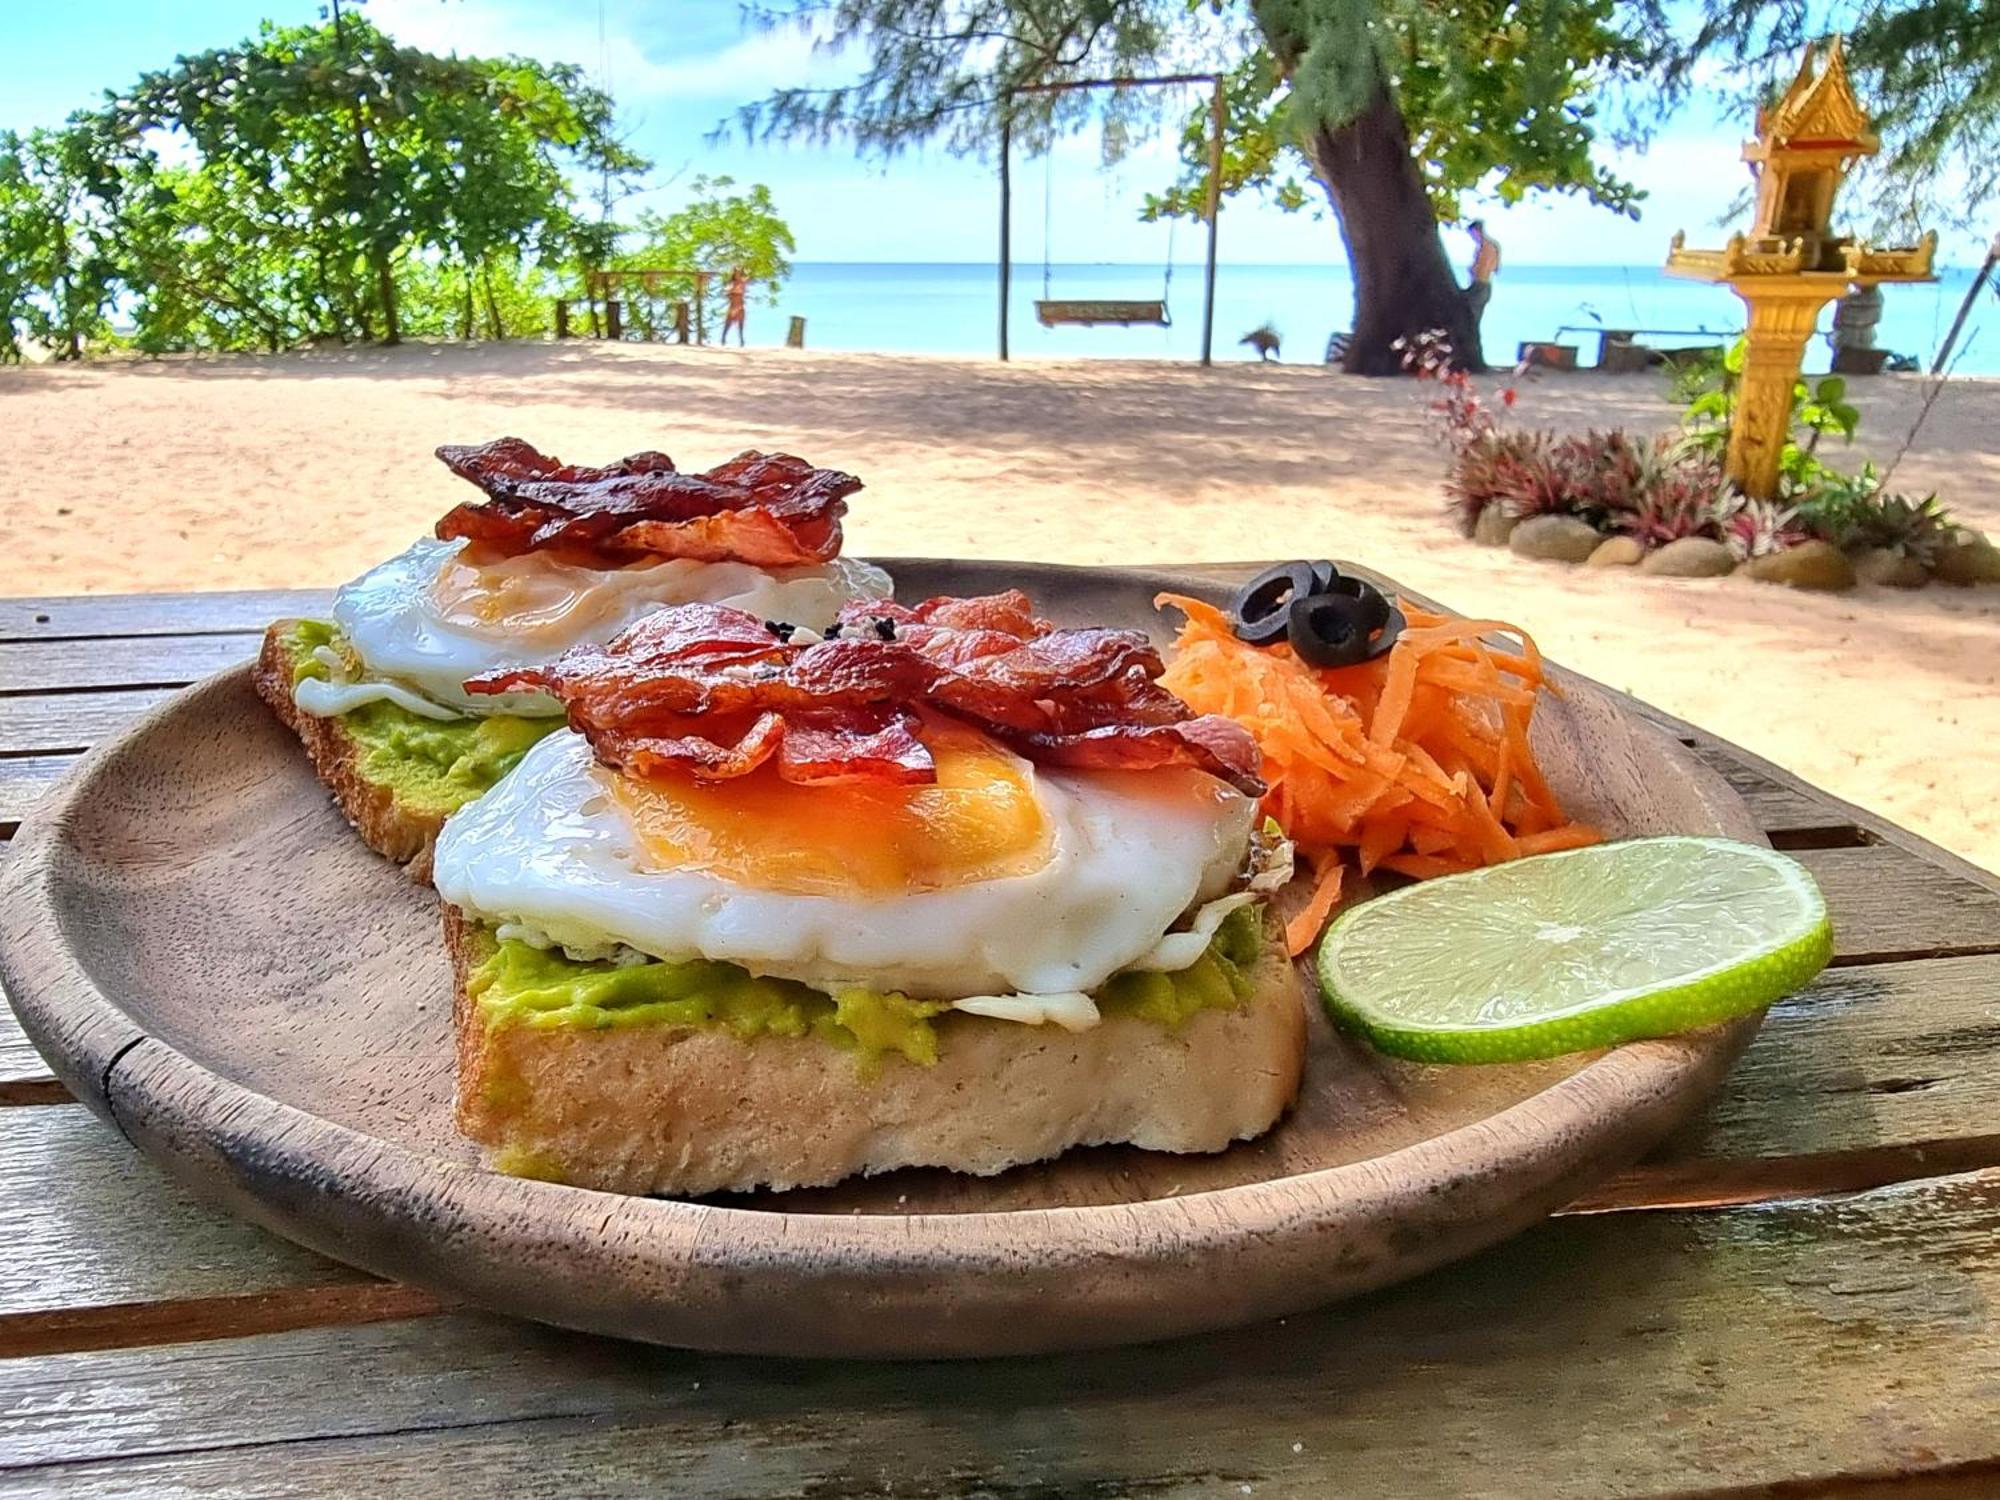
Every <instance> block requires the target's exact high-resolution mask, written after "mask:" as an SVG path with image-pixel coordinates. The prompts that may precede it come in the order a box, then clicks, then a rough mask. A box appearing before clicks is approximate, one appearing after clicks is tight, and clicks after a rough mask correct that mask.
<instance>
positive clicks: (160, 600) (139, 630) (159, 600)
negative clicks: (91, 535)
mask: <svg viewBox="0 0 2000 1500" xmlns="http://www.w3.org/2000/svg"><path fill="white" fill-rule="evenodd" d="M332 600H333V591H332V590H331V589H259V590H220V591H217V592H215V593H203V594H76V595H70V596H64V597H56V598H45V599H0V641H23V640H27V641H55V640H88V639H97V638H102V637H114V636H136V635H217V634H230V633H234V632H241V631H261V630H263V628H264V627H265V626H266V625H268V624H270V623H271V621H273V620H276V619H282V618H285V617H287V616H292V615H318V614H324V613H325V612H326V609H327V607H328V606H329V605H330V604H331V603H332Z"/></svg>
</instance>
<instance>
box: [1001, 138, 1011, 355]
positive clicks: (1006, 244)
mask: <svg viewBox="0 0 2000 1500" xmlns="http://www.w3.org/2000/svg"><path fill="white" fill-rule="evenodd" d="M1013 142H1014V122H1013V118H1012V115H1011V114H1010V113H1009V112H1008V109H1007V102H1003V103H1002V104H1001V115H1000V358H1001V360H1002V362H1003V363H1004V362H1005V360H1006V358H1007V282H1008V279H1009V277H1011V275H1012V274H1013V258H1014V249H1013V218H1014V182H1013V178H1012V176H1011V175H1010V173H1009V171H1008V162H1007V159H1008V157H1009V156H1011V155H1012V154H1013Z"/></svg>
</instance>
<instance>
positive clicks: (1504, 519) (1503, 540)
mask: <svg viewBox="0 0 2000 1500" xmlns="http://www.w3.org/2000/svg"><path fill="white" fill-rule="evenodd" d="M1520 524H1521V523H1520V522H1519V521H1517V520H1515V519H1514V518H1513V517H1512V516H1510V515H1508V514H1507V512H1506V511H1504V510H1502V509H1501V508H1500V502H1499V501H1497V500H1496V501H1494V502H1493V503H1492V504H1491V505H1489V506H1487V507H1486V509H1484V510H1482V511H1481V512H1480V513H1479V519H1478V520H1477V521H1474V522H1473V523H1472V539H1473V540H1474V541H1475V542H1478V543H1479V544H1480V545H1481V546H1482V547H1504V546H1506V545H1507V538H1508V537H1510V536H1512V535H1513V534H1514V528H1515V527H1516V526H1518V525H1520Z"/></svg>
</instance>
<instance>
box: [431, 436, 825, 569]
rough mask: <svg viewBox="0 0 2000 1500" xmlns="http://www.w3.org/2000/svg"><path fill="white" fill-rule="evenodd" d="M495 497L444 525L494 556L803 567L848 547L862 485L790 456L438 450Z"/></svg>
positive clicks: (521, 445)
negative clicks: (599, 457)
mask: <svg viewBox="0 0 2000 1500" xmlns="http://www.w3.org/2000/svg"><path fill="white" fill-rule="evenodd" d="M437 456H438V457H439V458H441V459H442V460H444V463H445V466H446V467H447V468H449V469H450V470H451V471H452V473H454V474H456V475H458V476H459V478H461V479H466V480H470V481H471V482H472V483H473V484H476V485H478V486H479V488H480V489H481V490H483V491H485V493H486V499H485V500H484V501H483V502H480V501H469V502H467V503H466V504H464V505H461V506H459V507H457V508H456V509H455V510H452V511H451V512H449V513H448V514H447V515H446V516H445V517H444V519H443V520H441V521H439V522H438V523H437V534H438V536H440V537H441V538H443V539H445V540H446V541H450V540H453V539H455V538H458V537H465V538H468V539H469V540H470V541H471V542H472V544H473V546H474V548H476V549H477V550H478V552H479V553H480V554H481V555H482V556H484V557H487V558H494V557H516V556H519V555H520V554H522V553H524V552H550V553H554V554H556V555H559V556H561V557H563V558H565V559H568V560H570V561H575V562H584V563H589V564H591V565H594V566H598V567H619V566H622V565H623V564H625V563H629V562H633V561H636V560H638V559H641V558H674V557H685V558H695V559H701V560H705V561H715V560H719V559H729V560H734V561H737V562H747V563H756V564H758V565H760V566H764V567H805V566H810V565H811V564H814V563H823V562H826V561H828V560H829V559H830V558H833V557H835V556H838V555H839V552H840V518H841V516H842V515H844V514H845V513H846V511H847V497H848V496H849V495H851V494H853V493H854V492H855V491H856V490H858V489H860V488H861V481H860V480H858V479H856V478H855V477H854V476H853V475H852V474H842V473H839V472H838V471H836V470H833V469H815V468H813V467H812V465H810V464H808V463H807V462H806V461H805V460H804V459H801V458H793V457H792V456H791V455H790V454H788V453H756V452H751V453H740V454H738V455H737V456H736V457H735V458H732V459H730V460H729V462H728V463H726V464H722V465H719V466H718V467H716V468H713V469H710V470H709V471H708V472H707V473H706V474H683V473H681V472H680V471H679V470H677V469H676V468H675V467H674V461H673V460H672V459H671V458H669V457H667V455H666V454H664V453H635V454H633V455H632V456H631V457H630V458H623V459H620V460H619V461H618V462H617V463H615V464H606V465H604V466H602V467H600V468H592V467H589V466H586V465H582V464H565V463H563V462H561V461H560V460H558V459H555V458H551V457H549V456H548V455H546V454H543V453H540V452H537V451H536V450H535V449H534V448H533V447H532V446H530V445H529V444H527V443H525V442H523V441H521V439H519V438H511V437H510V438H500V439H498V440H497V441H495V442H491V443H483V444H481V445H480V446H478V447H451V446H446V447H443V448H440V449H438V450H437Z"/></svg>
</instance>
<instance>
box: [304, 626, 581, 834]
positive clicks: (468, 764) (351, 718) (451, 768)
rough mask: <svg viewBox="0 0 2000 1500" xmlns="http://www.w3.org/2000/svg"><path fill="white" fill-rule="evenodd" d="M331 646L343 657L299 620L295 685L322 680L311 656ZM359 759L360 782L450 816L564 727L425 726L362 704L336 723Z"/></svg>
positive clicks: (501, 721) (333, 641)
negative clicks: (358, 752) (358, 750)
mask: <svg viewBox="0 0 2000 1500" xmlns="http://www.w3.org/2000/svg"><path fill="white" fill-rule="evenodd" d="M320 646H331V647H333V648H334V650H336V651H338V652H340V653H341V654H342V655H349V654H350V652H349V649H348V646H347V643H346V641H345V640H343V639H342V638H341V635H340V632H339V630H337V629H336V628H335V627H334V626H332V625H329V624H327V623H326V622H324V621H321V620H301V621H299V622H298V624H296V625H295V626H293V628H292V630H291V631H290V633H289V634H288V635H287V636H286V637H285V649H286V651H287V652H288V653H289V654H290V656H291V659H292V682H293V683H294V685H296V684H298V683H300V682H303V681H304V680H305V679H306V678H308V677H322V678H323V677H326V676H328V675H329V674H328V672H327V669H326V668H325V666H323V665H322V664H321V663H319V662H316V661H314V660H313V655H312V654H313V651H314V650H315V649H316V648H318V647H320ZM340 722H341V727H342V728H344V729H345V730H346V731H347V732H348V734H350V735H351V736H353V738H354V740H355V742H356V743H357V744H358V745H360V746H361V748H362V751H363V754H362V756H361V759H360V760H359V762H358V763H357V769H358V770H359V771H360V773H361V776H362V778H363V779H364V780H366V781H372V782H374V783H375V784H376V785H377V786H383V787H387V788H388V789H389V790H390V791H392V792H393V793H395V796H396V800H397V801H398V802H400V803H402V804H403V805H404V806H406V807H408V808H409V809H410V810H411V811H413V812H420V813H423V812H436V813H453V812H457V811H458V809H459V808H461V807H463V806H464V805H465V804H466V803H468V802H470V801H471V800H472V799H473V798H474V797H477V796H479V795H480V794H481V793H482V792H486V791H490V790H491V789H492V787H493V785H494V783H495V782H497V781H499V779H500V778H501V777H502V776H505V775H506V774H507V773H508V772H509V771H511V770H513V769H514V765H515V763H516V762H517V761H519V760H520V758H521V757H522V756H523V755H525V754H526V753H527V751H528V748H529V746H531V745H533V744H534V743H535V741H537V740H539V739H540V738H542V736H543V735H545V734H548V733H549V732H550V731H551V730H555V729H560V728H562V724H563V721H562V719H561V718H560V717H559V716H556V717H550V718H546V719H527V718H522V717H519V716H518V715H514V714H495V715H493V716H492V717H490V718H483V719H471V718H467V719H426V718H424V717H423V716H422V715H421V714H413V713H411V712H410V711H409V710H408V709H406V708H403V707H401V706H400V705H398V704H395V703H382V702H376V703H364V704H362V705H361V706H360V707H359V708H356V709H353V710H351V711H350V712H348V713H344V714H342V715H341V716H340Z"/></svg>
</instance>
